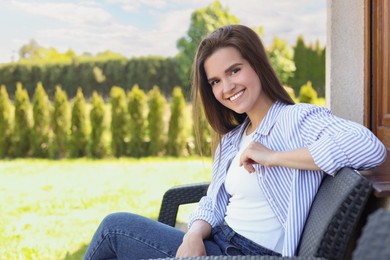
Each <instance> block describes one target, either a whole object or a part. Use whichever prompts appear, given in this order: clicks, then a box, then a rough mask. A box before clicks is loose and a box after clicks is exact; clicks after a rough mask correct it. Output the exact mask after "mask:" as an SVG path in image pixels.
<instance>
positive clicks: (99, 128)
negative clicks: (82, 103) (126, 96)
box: [89, 91, 107, 158]
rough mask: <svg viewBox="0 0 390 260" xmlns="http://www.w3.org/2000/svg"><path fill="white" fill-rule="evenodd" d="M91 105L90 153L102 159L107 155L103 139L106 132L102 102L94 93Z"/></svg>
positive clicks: (105, 143)
mask: <svg viewBox="0 0 390 260" xmlns="http://www.w3.org/2000/svg"><path fill="white" fill-rule="evenodd" d="M91 103H92V108H91V112H90V114H89V117H90V122H91V137H90V153H91V156H92V157H96V158H102V157H104V156H105V155H107V142H106V140H105V139H104V132H105V130H106V125H105V109H104V101H103V98H102V97H101V96H100V95H98V93H97V92H96V91H94V92H93V94H92V101H91Z"/></svg>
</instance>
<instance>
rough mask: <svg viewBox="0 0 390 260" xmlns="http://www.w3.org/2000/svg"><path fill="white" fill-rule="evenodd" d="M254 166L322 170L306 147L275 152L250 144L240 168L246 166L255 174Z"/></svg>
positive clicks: (241, 159) (242, 158)
mask: <svg viewBox="0 0 390 260" xmlns="http://www.w3.org/2000/svg"><path fill="white" fill-rule="evenodd" d="M254 164H261V165H264V166H266V167H272V166H282V167H289V168H294V169H302V170H320V168H319V167H318V166H317V165H316V164H315V162H314V160H313V157H312V156H311V154H310V151H309V149H308V148H306V147H303V148H296V149H293V150H289V151H274V150H271V149H268V148H267V147H265V146H264V145H262V144H260V143H257V142H252V143H250V144H249V145H248V147H247V148H246V149H245V150H244V151H243V152H242V154H241V157H240V166H244V168H245V169H246V170H247V171H248V172H249V173H254V172H255V167H254V166H253V165H254Z"/></svg>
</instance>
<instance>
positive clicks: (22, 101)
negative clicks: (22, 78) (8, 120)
mask: <svg viewBox="0 0 390 260" xmlns="http://www.w3.org/2000/svg"><path fill="white" fill-rule="evenodd" d="M14 107H15V110H14V118H15V121H14V123H15V125H14V132H13V138H12V153H13V155H14V156H15V157H26V156H28V155H29V154H30V148H31V145H30V136H31V134H30V132H31V104H30V97H29V96H28V93H27V90H26V89H24V88H23V86H22V84H21V83H17V84H16V91H15V99H14Z"/></svg>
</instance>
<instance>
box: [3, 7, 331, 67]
mask: <svg viewBox="0 0 390 260" xmlns="http://www.w3.org/2000/svg"><path fill="white" fill-rule="evenodd" d="M212 2H213V0H138V1H137V0H78V1H76V0H69V1H64V0H56V1H54V0H40V1H38V0H0V33H1V38H0V39H1V40H0V63H6V62H11V61H12V60H17V59H18V58H19V55H18V50H19V49H20V47H21V46H22V45H24V44H26V43H28V42H29V41H30V40H31V39H34V40H35V41H36V42H37V43H38V44H39V45H41V46H43V47H46V48H49V47H54V48H55V49H57V50H58V51H59V52H61V53H62V52H65V51H67V50H68V49H72V50H73V51H75V52H76V54H78V55H81V54H82V53H84V52H89V53H91V54H94V55H95V54H96V53H98V52H104V51H106V50H110V51H113V52H116V53H120V54H122V55H124V56H126V57H128V58H131V57H140V56H148V55H157V56H164V57H168V56H174V55H176V54H177V52H178V50H177V48H176V41H177V40H178V39H179V38H180V37H183V36H185V35H186V32H187V31H188V28H189V26H190V19H191V13H192V12H193V11H195V10H197V9H200V8H203V7H206V6H208V5H210V4H211V3H212ZM220 2H221V3H222V5H223V6H224V7H226V6H227V7H228V8H229V10H230V12H231V13H232V14H233V15H235V16H236V17H237V18H238V20H239V21H240V23H241V24H244V25H247V26H250V27H254V26H263V28H264V36H263V41H264V43H265V45H269V44H270V43H271V42H272V39H273V38H274V37H275V36H278V37H279V38H280V39H282V40H286V41H287V42H288V43H289V45H290V46H292V45H294V44H295V42H296V39H297V37H298V36H299V35H303V36H304V39H305V42H307V43H310V42H311V43H314V42H315V41H317V40H319V42H320V43H321V45H323V46H324V45H325V44H326V0H239V1H237V0H220Z"/></svg>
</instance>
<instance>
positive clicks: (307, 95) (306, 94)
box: [299, 81, 317, 104]
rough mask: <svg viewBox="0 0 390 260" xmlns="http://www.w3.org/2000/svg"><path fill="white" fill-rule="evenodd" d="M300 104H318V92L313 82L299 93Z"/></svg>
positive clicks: (309, 82)
mask: <svg viewBox="0 0 390 260" xmlns="http://www.w3.org/2000/svg"><path fill="white" fill-rule="evenodd" d="M299 102H301V103H311V104H314V103H316V102H317V92H316V91H315V90H314V88H313V86H312V84H311V81H308V82H307V83H306V84H305V85H303V86H302V87H301V89H300V91H299Z"/></svg>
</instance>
